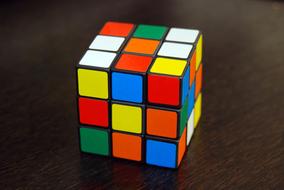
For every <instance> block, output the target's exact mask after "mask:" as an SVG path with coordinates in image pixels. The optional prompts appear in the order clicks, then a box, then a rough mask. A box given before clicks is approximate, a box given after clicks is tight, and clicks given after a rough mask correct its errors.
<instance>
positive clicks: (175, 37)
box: [166, 28, 199, 43]
mask: <svg viewBox="0 0 284 190" xmlns="http://www.w3.org/2000/svg"><path fill="white" fill-rule="evenodd" d="M198 35H199V31H198V30H192V29H184V28H171V29H170V31H169V32H168V34H167V36H166V41H174V42H183V43H195V42H196V40H197V37H198Z"/></svg>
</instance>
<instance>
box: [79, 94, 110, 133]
mask: <svg viewBox="0 0 284 190" xmlns="http://www.w3.org/2000/svg"><path fill="white" fill-rule="evenodd" d="M78 107H79V120H80V123H81V124H85V125H93V126H98V127H104V128H108V126H109V103H108V101H105V100H98V99H91V98H85V97H79V99H78Z"/></svg>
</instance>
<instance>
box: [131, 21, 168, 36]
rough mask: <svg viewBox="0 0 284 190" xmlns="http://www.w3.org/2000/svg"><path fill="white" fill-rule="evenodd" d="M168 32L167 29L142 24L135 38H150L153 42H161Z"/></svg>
mask: <svg viewBox="0 0 284 190" xmlns="http://www.w3.org/2000/svg"><path fill="white" fill-rule="evenodd" d="M166 31H167V27H164V26H155V25H144V24H140V25H139V26H138V27H137V29H136V31H135V32H134V34H133V36H134V37H138V38H148V39H153V40H160V39H162V37H163V36H164V34H165V33H166Z"/></svg>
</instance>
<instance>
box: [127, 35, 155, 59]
mask: <svg viewBox="0 0 284 190" xmlns="http://www.w3.org/2000/svg"><path fill="white" fill-rule="evenodd" d="M159 44H160V41H158V40H148V39H140V38H131V39H130V40H129V41H128V43H127V45H126V47H125V48H124V51H125V52H131V53H138V54H147V55H154V54H155V52H156V50H157V49H158V45H159Z"/></svg>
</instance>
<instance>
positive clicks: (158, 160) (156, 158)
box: [146, 139, 177, 168]
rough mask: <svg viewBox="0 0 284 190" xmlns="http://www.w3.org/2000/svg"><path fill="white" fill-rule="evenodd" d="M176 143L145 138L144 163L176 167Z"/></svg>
mask: <svg viewBox="0 0 284 190" xmlns="http://www.w3.org/2000/svg"><path fill="white" fill-rule="evenodd" d="M176 153H177V145H176V144H174V143H169V142H162V141H158V140H151V139H146V163H147V164H150V165H156V166H161V167H167V168H176V163H177V154H176Z"/></svg>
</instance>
